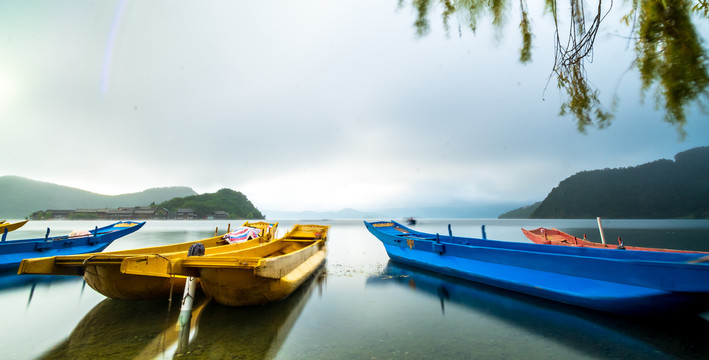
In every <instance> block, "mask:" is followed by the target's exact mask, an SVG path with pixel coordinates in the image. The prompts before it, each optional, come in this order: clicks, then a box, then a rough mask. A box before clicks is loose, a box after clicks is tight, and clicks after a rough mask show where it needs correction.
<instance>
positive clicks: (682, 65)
mask: <svg viewBox="0 0 709 360" xmlns="http://www.w3.org/2000/svg"><path fill="white" fill-rule="evenodd" d="M411 1H412V3H411V4H412V7H413V8H414V9H415V10H416V12H417V18H416V20H415V22H414V26H415V28H416V33H417V35H418V36H425V35H427V34H428V33H429V32H430V25H429V23H428V20H427V19H428V13H429V11H430V10H431V9H432V8H435V7H436V2H440V4H441V8H442V20H443V26H444V29H445V31H446V34H449V32H450V22H451V16H453V15H456V16H457V18H458V21H459V22H462V23H463V24H464V25H466V26H467V27H469V28H470V30H471V31H473V33H474V32H475V31H476V28H477V24H478V21H479V20H480V18H481V17H483V16H486V15H488V14H489V15H490V16H491V18H492V25H493V26H494V27H495V29H497V30H500V29H501V28H502V25H503V19H504V15H505V11H508V10H509V9H511V7H510V6H508V4H509V3H510V0H438V1H434V0H411ZM518 1H519V6H520V24H519V29H520V32H521V36H522V45H521V48H520V56H519V61H520V63H523V64H524V63H528V62H529V61H531V59H532V38H533V32H532V27H531V22H530V19H529V11H528V7H527V2H526V0H518ZM629 1H630V5H631V6H630V12H629V13H628V14H626V15H625V16H623V18H622V19H623V22H624V23H625V24H626V25H627V26H629V28H630V33H631V36H630V38H631V40H632V41H634V43H635V46H634V48H635V52H636V59H635V61H633V63H632V64H629V65H630V66H631V68H632V67H636V68H637V69H638V70H639V72H640V77H641V80H642V88H643V92H644V93H647V92H649V91H651V90H654V92H655V96H654V99H655V105H656V106H657V107H658V108H660V107H662V108H664V109H665V117H664V120H665V121H666V122H668V123H670V124H672V125H673V126H674V127H675V128H676V129H677V132H678V133H679V134H680V136H681V137H684V135H685V133H684V129H683V127H684V125H685V123H686V120H687V119H686V114H685V112H686V111H687V109H688V108H689V107H690V106H691V105H692V104H697V105H699V106H700V108H701V109H702V110H706V107H705V102H706V100H707V99H709V92H708V91H707V86H708V85H709V76H708V75H707V60H708V59H707V54H706V51H705V48H704V47H703V44H702V39H701V38H700V37H699V35H698V34H697V31H696V28H695V26H694V23H693V19H692V15H693V14H694V16H695V19H698V21H705V20H707V18H708V17H709V15H708V13H709V2H708V1H707V0H629ZM404 4H405V0H399V7H403V6H404ZM592 5H594V6H590V7H588V10H587V6H586V2H585V1H584V0H569V3H568V6H564V7H563V8H560V7H559V6H558V3H557V1H556V0H545V7H546V10H547V12H549V13H550V14H551V17H552V21H553V23H554V26H555V29H556V31H555V39H554V42H555V44H554V49H555V56H554V64H553V66H552V71H551V75H550V79H551V78H552V77H555V78H556V81H557V86H558V88H559V89H560V91H562V93H564V94H565V99H564V101H563V102H562V104H561V109H560V115H562V116H563V115H566V114H570V115H572V116H573V117H574V119H575V121H576V125H577V127H578V130H579V131H580V132H584V131H585V130H586V128H587V127H589V126H596V127H598V128H604V127H607V126H608V125H610V124H611V122H612V120H613V113H614V111H615V108H616V102H617V98H616V99H614V100H613V102H612V104H611V106H610V107H609V108H606V107H605V106H603V104H602V103H601V101H600V100H599V90H598V89H596V88H595V87H593V86H592V85H591V84H590V82H589V79H588V76H587V74H586V70H585V65H586V61H592V58H593V45H594V43H595V40H596V35H597V34H598V30H599V28H600V25H601V23H602V22H603V20H604V19H605V17H606V16H607V15H608V14H609V13H610V12H611V11H612V10H613V1H612V0H611V1H606V2H604V1H603V0H597V2H595V3H593V4H592ZM565 14H568V17H564V18H563V19H560V16H564V15H565ZM588 14H590V15H592V16H590V17H589V16H587V15H588ZM560 23H568V24H569V28H568V34H566V35H562V34H563V32H562V31H560V27H559V26H560V25H559V24H560ZM458 31H459V32H460V31H461V29H460V25H459V27H458Z"/></svg>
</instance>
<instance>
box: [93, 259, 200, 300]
mask: <svg viewBox="0 0 709 360" xmlns="http://www.w3.org/2000/svg"><path fill="white" fill-rule="evenodd" d="M84 280H85V281H86V283H87V284H88V285H89V286H90V287H91V288H92V289H94V290H96V291H97V292H99V293H101V294H102V295H104V296H106V297H109V298H112V299H122V300H148V299H169V298H170V297H171V296H172V294H178V295H182V292H183V291H184V288H185V280H186V278H185V277H170V278H163V277H153V276H141V275H129V274H124V273H122V272H121V265H120V263H119V264H115V265H88V266H86V267H85V269H84Z"/></svg>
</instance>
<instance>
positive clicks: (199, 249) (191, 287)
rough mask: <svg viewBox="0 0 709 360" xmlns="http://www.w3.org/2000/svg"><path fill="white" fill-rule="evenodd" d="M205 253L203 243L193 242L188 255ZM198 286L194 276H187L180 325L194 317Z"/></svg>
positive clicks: (187, 322) (185, 323)
mask: <svg viewBox="0 0 709 360" xmlns="http://www.w3.org/2000/svg"><path fill="white" fill-rule="evenodd" d="M202 255H204V245H202V244H201V243H196V244H192V246H190V249H189V251H188V252H187V256H202ZM196 288H197V279H196V278H195V277H193V276H189V277H187V280H186V281H185V292H184V293H183V294H182V306H181V307H180V317H179V320H178V323H179V324H180V326H185V325H188V324H189V323H190V318H191V317H192V303H193V302H194V293H195V290H196Z"/></svg>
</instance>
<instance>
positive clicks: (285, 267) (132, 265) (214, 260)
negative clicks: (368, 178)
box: [121, 225, 329, 306]
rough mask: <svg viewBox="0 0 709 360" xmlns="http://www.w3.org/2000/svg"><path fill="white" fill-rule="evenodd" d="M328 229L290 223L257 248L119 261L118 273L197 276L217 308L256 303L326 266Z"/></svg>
mask: <svg viewBox="0 0 709 360" xmlns="http://www.w3.org/2000/svg"><path fill="white" fill-rule="evenodd" d="M328 230H329V226H324V225H295V226H294V227H293V229H291V230H290V231H289V232H288V233H286V234H285V235H284V236H283V237H281V238H279V239H277V240H274V241H272V242H270V243H267V244H264V245H262V246H258V247H251V248H248V249H244V250H235V251H229V252H220V253H216V254H207V253H205V255H204V256H190V257H179V258H172V259H168V258H165V257H164V256H160V255H149V256H143V257H131V258H127V259H125V260H123V263H122V264H121V271H122V272H124V273H126V274H133V275H136V276H150V277H168V278H169V277H171V276H176V275H177V276H191V277H196V278H197V277H198V278H199V283H200V285H201V286H202V290H203V291H204V292H205V293H206V294H207V295H208V296H211V297H212V298H214V300H215V301H216V302H217V303H219V304H222V305H229V306H242V305H259V304H266V303H270V302H274V301H278V300H281V299H284V298H286V297H288V295H290V294H291V293H292V292H293V291H295V290H296V289H297V288H298V287H299V286H300V285H301V284H302V283H303V282H304V281H305V280H307V279H308V278H310V276H311V275H312V274H313V273H314V272H315V271H316V270H317V269H318V268H319V267H320V266H321V265H322V264H323V263H324V262H325V257H326V255H327V248H326V247H325V242H326V241H327V233H328Z"/></svg>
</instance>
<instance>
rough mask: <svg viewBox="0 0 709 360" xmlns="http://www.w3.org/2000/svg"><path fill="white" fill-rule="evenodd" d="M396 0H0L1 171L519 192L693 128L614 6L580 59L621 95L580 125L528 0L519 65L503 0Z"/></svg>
mask: <svg viewBox="0 0 709 360" xmlns="http://www.w3.org/2000/svg"><path fill="white" fill-rule="evenodd" d="M397 3H398V1H397V0H336V1H332V0H303V1H285V0H266V1H199V2H194V1H175V0H171V1H130V0H128V1H26V0H23V1H2V2H0V125H1V126H2V130H1V131H2V134H3V140H2V144H3V149H4V156H3V158H2V160H0V163H1V164H2V166H0V176H1V175H18V176H23V177H27V178H31V179H34V180H40V181H47V182H52V183H57V184H61V185H67V186H72V187H77V188H81V189H85V190H89V191H93V192H97V193H102V194H121V193H129V192H137V191H142V190H145V189H147V188H152V187H161V186H189V187H192V188H193V189H194V190H195V191H197V192H198V193H206V192H214V191H216V190H218V189H220V188H225V187H227V188H231V189H234V190H238V191H241V192H243V193H244V194H245V195H246V196H247V197H248V198H249V199H250V200H251V201H252V202H253V203H254V205H256V207H258V208H259V209H261V210H264V209H267V210H269V209H270V210H340V209H343V208H355V209H359V210H374V209H378V208H387V207H405V206H441V205H449V204H463V203H487V202H529V203H532V202H534V201H539V200H542V199H544V197H545V196H546V195H547V194H548V193H549V191H550V190H551V189H552V188H553V187H555V186H556V185H558V183H559V182H560V181H561V180H563V179H564V178H566V177H568V176H570V175H572V174H574V173H576V172H578V171H582V170H592V169H602V168H614V167H627V166H635V165H639V164H642V163H645V162H649V161H653V160H656V159H661V158H667V159H671V158H672V157H673V156H674V155H675V154H676V153H677V152H681V151H684V150H687V149H690V148H693V147H696V146H707V145H709V121H707V115H706V114H702V113H701V112H700V111H699V110H698V109H697V108H696V107H695V108H692V109H690V111H689V112H688V120H689V121H688V124H687V126H686V127H685V130H686V131H687V133H688V136H687V137H686V139H685V140H684V141H679V140H678V134H677V131H676V129H675V128H673V127H672V126H670V125H668V124H666V123H665V122H663V121H662V118H663V111H662V109H660V110H656V109H655V106H654V103H653V101H652V99H653V95H652V93H650V94H648V95H647V96H645V101H644V102H643V101H642V98H643V97H642V91H641V88H640V83H639V80H638V75H637V72H636V71H630V72H628V71H627V69H628V67H629V66H630V64H631V62H632V60H633V53H632V45H631V46H630V47H628V46H627V44H628V43H627V40H624V39H623V38H622V37H621V36H620V35H623V36H625V35H628V33H629V30H628V29H627V28H624V27H621V26H620V25H618V21H617V20H618V19H617V18H618V17H619V16H616V15H612V16H610V17H609V18H608V19H607V20H606V21H605V22H604V24H603V26H602V28H601V30H600V32H599V35H598V41H597V43H596V48H595V51H594V59H593V63H590V64H588V65H587V71H588V75H589V77H590V79H591V81H592V83H593V85H595V86H597V87H598V88H599V89H600V90H601V98H602V100H604V101H605V102H606V103H610V99H611V98H612V97H613V95H615V94H617V95H618V96H619V98H620V103H619V107H618V111H617V113H616V118H615V120H614V122H613V124H612V126H610V127H609V128H607V129H603V130H598V129H595V128H590V129H588V131H587V133H586V134H581V133H579V132H578V131H577V130H576V125H575V122H574V120H573V119H572V118H571V117H559V116H558V115H557V114H558V112H559V105H560V99H562V95H561V94H560V93H559V92H558V90H557V89H556V84H555V81H554V80H552V81H551V82H549V85H548V87H547V78H548V76H549V74H550V71H551V68H552V65H553V55H554V49H553V43H552V39H553V38H552V36H553V32H552V27H551V24H552V19H551V17H550V16H549V15H548V14H546V15H545V14H544V13H543V11H542V9H541V8H538V5H537V4H532V1H530V2H529V5H530V10H531V14H530V15H531V17H532V25H533V29H534V35H535V37H534V48H533V62H532V63H531V64H527V65H520V64H519V63H518V61H517V59H518V57H519V53H518V51H519V47H520V44H521V39H520V35H519V31H518V24H519V10H518V4H517V3H516V2H511V3H510V4H508V7H509V11H508V12H507V15H506V22H505V25H504V26H503V27H502V28H501V29H494V28H493V27H492V26H491V25H490V19H489V18H487V17H486V18H484V19H481V20H480V21H479V22H478V28H477V30H476V32H475V33H473V32H471V31H470V30H468V29H467V28H466V25H465V22H464V21H459V20H458V19H456V18H455V17H454V18H453V19H452V26H451V30H450V31H449V33H448V34H446V32H445V31H444V29H443V26H442V25H441V21H440V19H439V18H440V16H439V14H440V13H441V10H440V8H436V9H434V10H432V15H433V16H431V17H430V23H431V32H430V34H428V35H427V36H425V37H421V38H419V37H417V36H416V32H415V28H414V27H413V23H414V21H415V20H416V14H415V12H414V10H413V7H411V6H410V3H409V2H406V3H405V5H404V6H403V7H402V8H398V7H397ZM433 4H436V6H439V5H437V4H438V2H437V1H434V2H433ZM616 6H622V4H616ZM614 16H615V17H614ZM705 23H706V22H705ZM458 24H460V25H461V28H460V31H459V29H458ZM706 29H707V28H706V26H704V27H703V28H702V29H700V31H701V34H702V35H703V36H704V38H707V37H709V36H708V34H707V31H706ZM545 88H546V90H545Z"/></svg>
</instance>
